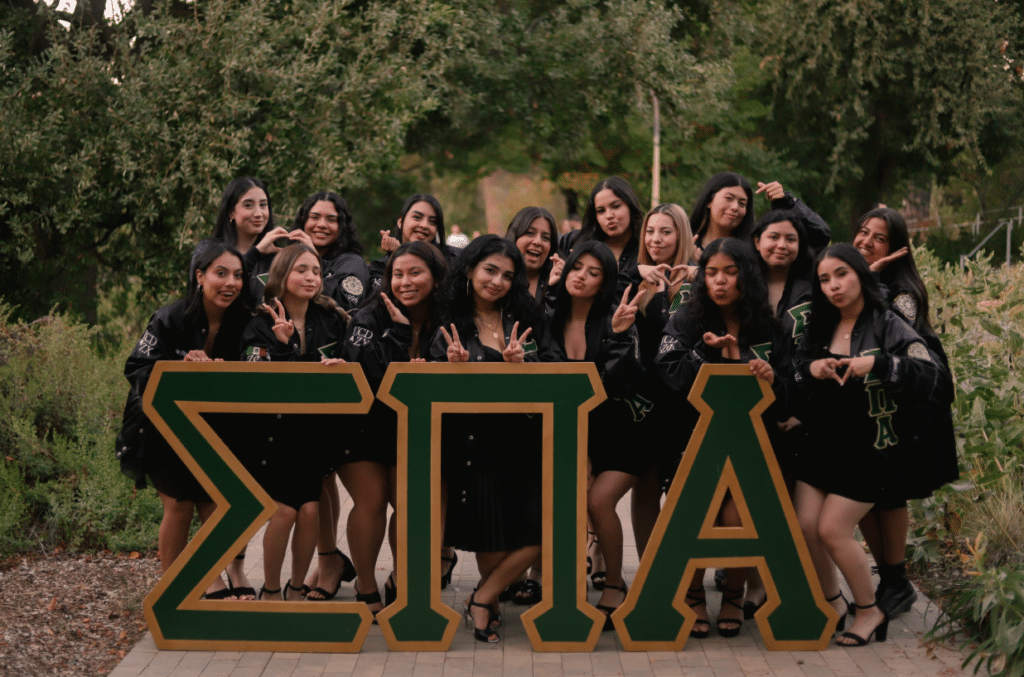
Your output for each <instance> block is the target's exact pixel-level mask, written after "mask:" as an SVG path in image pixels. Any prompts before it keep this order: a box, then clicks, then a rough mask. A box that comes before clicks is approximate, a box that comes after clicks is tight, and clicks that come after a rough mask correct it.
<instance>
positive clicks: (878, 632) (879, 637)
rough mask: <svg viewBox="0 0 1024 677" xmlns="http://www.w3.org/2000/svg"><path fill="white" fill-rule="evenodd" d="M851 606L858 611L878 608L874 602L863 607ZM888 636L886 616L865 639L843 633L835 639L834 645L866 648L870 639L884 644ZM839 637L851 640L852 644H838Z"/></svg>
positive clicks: (887, 619)
mask: <svg viewBox="0 0 1024 677" xmlns="http://www.w3.org/2000/svg"><path fill="white" fill-rule="evenodd" d="M853 606H855V607H857V608H858V609H870V608H871V607H873V606H878V605H877V604H876V603H875V602H872V603H871V604H865V605H863V606H861V605H860V604H857V603H856V602H854V603H853ZM888 636H889V617H888V616H886V617H885V620H884V621H882V622H881V623H879V624H878V625H876V626H875V629H874V630H872V631H871V632H869V633H868V636H867V637H861V636H860V635H855V634H853V633H852V632H844V633H843V634H841V635H840V636H839V637H836V644H837V645H839V646H867V645H868V642H870V641H871V638H872V637H874V638H875V641H876V642H884V641H885V640H886V638H887V637H888ZM841 637H845V638H847V639H852V640H853V643H852V644H846V643H844V642H840V641H839V639H840V638H841Z"/></svg>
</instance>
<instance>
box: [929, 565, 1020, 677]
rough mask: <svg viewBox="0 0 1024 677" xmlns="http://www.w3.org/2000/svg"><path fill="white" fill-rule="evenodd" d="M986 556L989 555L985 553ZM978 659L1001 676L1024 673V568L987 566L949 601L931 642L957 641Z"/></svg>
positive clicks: (971, 658) (968, 660)
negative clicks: (1023, 570)
mask: <svg viewBox="0 0 1024 677" xmlns="http://www.w3.org/2000/svg"><path fill="white" fill-rule="evenodd" d="M982 559H984V557H983V556H982ZM958 636H959V637H961V645H962V648H965V649H967V648H969V649H970V653H969V654H968V656H967V658H966V659H965V660H964V663H963V667H965V668H966V667H967V666H968V665H970V664H971V663H972V662H973V663H975V666H974V672H975V674H977V673H978V671H979V670H980V669H981V668H982V667H984V668H985V669H986V671H987V672H988V674H990V675H996V676H998V677H1021V675H1024V642H1022V641H1021V638H1022V637H1024V572H1022V571H1021V570H1020V569H1015V568H1010V567H995V568H984V567H983V568H982V569H981V571H979V572H977V576H975V577H974V579H973V580H972V581H970V583H968V584H967V585H965V586H964V587H963V588H961V589H960V590H958V591H956V592H954V593H953V594H952V595H951V596H950V597H949V598H947V599H946V600H944V606H943V609H942V616H941V617H940V619H939V621H938V623H937V624H936V625H935V627H934V628H932V630H931V631H929V633H928V634H927V635H926V637H925V639H926V640H928V641H939V642H941V641H947V640H956V638H957V637H958Z"/></svg>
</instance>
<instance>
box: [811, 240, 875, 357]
mask: <svg viewBox="0 0 1024 677" xmlns="http://www.w3.org/2000/svg"><path fill="white" fill-rule="evenodd" d="M826 258H830V259H838V260H840V261H842V262H843V263H845V264H846V265H848V266H850V270H852V271H853V272H854V273H855V274H856V275H857V279H858V280H860V292H861V296H863V297H864V310H863V311H861V312H871V311H873V310H879V311H884V310H886V309H887V308H888V307H889V304H888V302H887V301H886V300H885V297H884V296H883V295H882V290H881V289H880V288H879V286H878V282H877V281H876V280H875V276H874V275H872V273H871V269H870V268H869V267H868V262H867V261H865V260H864V256H863V255H862V254H861V253H860V252H859V251H857V249H856V248H855V247H854V246H853V245H851V244H847V243H845V242H840V243H839V244H834V245H831V246H829V247H828V248H826V249H825V251H823V252H821V254H819V255H818V258H817V259H815V261H814V278H815V279H814V280H813V282H812V284H811V317H812V318H814V321H813V322H811V323H810V324H808V325H807V333H808V339H809V340H810V341H811V344H812V345H813V346H815V347H816V348H819V349H820V348H822V347H824V346H826V345H828V344H829V343H830V342H831V341H832V334H833V332H834V331H835V328H836V325H837V324H839V320H840V312H839V309H838V308H836V307H835V306H834V305H832V302H831V301H830V300H829V299H828V296H826V295H825V292H823V291H822V290H821V282H820V281H819V280H818V279H817V278H818V267H819V266H820V265H821V262H822V261H824V260H825V259H826Z"/></svg>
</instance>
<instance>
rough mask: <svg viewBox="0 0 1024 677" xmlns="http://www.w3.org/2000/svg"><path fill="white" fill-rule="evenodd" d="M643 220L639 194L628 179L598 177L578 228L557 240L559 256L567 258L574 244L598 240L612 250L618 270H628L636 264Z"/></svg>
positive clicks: (574, 246)
mask: <svg viewBox="0 0 1024 677" xmlns="http://www.w3.org/2000/svg"><path fill="white" fill-rule="evenodd" d="M643 220H644V210H643V209H642V208H641V207H640V198H639V197H637V194H636V191H635V190H633V186H631V185H629V182H628V181H626V180H625V179H621V178H619V177H618V176H610V177H608V178H607V179H604V180H602V181H599V182H598V183H597V185H596V186H594V189H593V190H592V191H590V199H589V200H587V207H586V209H585V210H584V211H583V225H582V226H580V229H579V230H574V231H571V232H569V233H566V234H565V235H562V237H561V238H560V239H559V241H558V249H559V251H560V252H561V258H563V259H568V257H569V254H570V252H572V250H573V249H575V248H576V247H577V246H579V245H581V244H583V243H584V242H589V241H591V240H597V241H599V242H603V243H604V244H605V245H606V246H607V247H608V248H609V249H610V250H611V251H612V254H613V255H614V257H615V260H616V261H617V262H618V269H619V270H628V269H629V268H632V267H633V266H635V265H636V257H637V252H639V251H640V226H641V224H642V223H643Z"/></svg>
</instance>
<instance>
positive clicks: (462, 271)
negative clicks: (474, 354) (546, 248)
mask: <svg viewBox="0 0 1024 677" xmlns="http://www.w3.org/2000/svg"><path fill="white" fill-rule="evenodd" d="M492 254H500V255H502V256H505V257H507V258H509V259H511V260H512V266H513V270H514V272H513V274H512V287H511V288H510V289H509V290H508V293H507V294H506V295H505V298H504V299H502V300H501V301H500V302H499V305H500V306H501V308H502V312H503V313H506V312H507V313H512V316H513V317H515V318H516V320H518V321H519V333H520V335H522V333H523V331H524V330H525V329H526V328H527V327H533V331H534V332H537V331H538V330H539V329H540V326H539V325H540V320H541V311H540V306H538V305H537V302H536V301H535V300H534V299H533V297H532V296H530V287H529V284H528V283H527V281H526V264H524V263H523V255H522V254H520V253H519V248H518V247H516V246H515V244H513V243H512V242H509V241H508V240H506V239H505V238H503V237H499V236H497V235H491V234H488V235H481V236H480V237H478V238H476V239H475V240H471V241H470V243H469V244H468V245H466V248H465V249H463V250H462V253H460V254H459V256H458V258H457V259H455V262H454V263H453V264H452V267H451V270H450V271H449V273H448V278H447V279H446V280H445V286H444V291H445V293H444V302H445V308H444V310H443V312H442V316H443V322H444V326H448V325H450V324H454V325H455V328H456V329H458V330H459V334H460V335H462V336H463V337H468V336H472V335H473V331H474V330H475V326H476V325H475V323H474V322H473V313H474V306H473V295H472V291H470V289H469V285H468V284H467V282H468V281H469V274H470V272H471V271H472V270H473V268H475V267H476V265H477V264H478V263H480V262H481V261H483V260H484V259H485V258H487V257H488V256H491V255H492ZM392 258H394V257H392Z"/></svg>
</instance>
